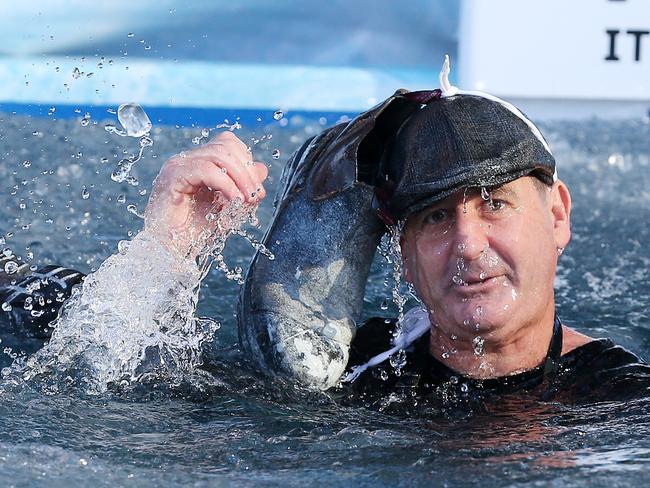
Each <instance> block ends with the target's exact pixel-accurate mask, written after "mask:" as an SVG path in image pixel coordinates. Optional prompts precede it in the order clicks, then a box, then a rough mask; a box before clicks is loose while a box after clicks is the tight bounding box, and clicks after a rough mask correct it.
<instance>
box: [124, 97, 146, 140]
mask: <svg viewBox="0 0 650 488" xmlns="http://www.w3.org/2000/svg"><path fill="white" fill-rule="evenodd" d="M117 118H118V120H119V121H120V124H122V127H123V128H124V130H125V131H126V135H128V136H131V137H142V136H144V135H147V134H148V133H149V131H150V130H151V127H152V124H151V121H150V120H149V117H148V116H147V114H146V113H145V111H144V110H143V109H142V107H141V106H140V105H138V104H136V103H124V104H122V105H120V106H119V107H118V109H117Z"/></svg>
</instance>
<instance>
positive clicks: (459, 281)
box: [451, 275, 465, 286]
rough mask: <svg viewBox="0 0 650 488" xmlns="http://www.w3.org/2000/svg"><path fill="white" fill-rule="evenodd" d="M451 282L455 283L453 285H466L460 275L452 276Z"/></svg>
mask: <svg viewBox="0 0 650 488" xmlns="http://www.w3.org/2000/svg"><path fill="white" fill-rule="evenodd" d="M451 281H453V283H454V284H455V285H458V286H463V285H465V281H464V280H463V279H462V278H461V277H460V276H458V275H454V276H452V278H451Z"/></svg>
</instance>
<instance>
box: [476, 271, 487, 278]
mask: <svg viewBox="0 0 650 488" xmlns="http://www.w3.org/2000/svg"><path fill="white" fill-rule="evenodd" d="M486 277H487V274H486V273H485V271H481V272H480V273H479V275H478V278H479V280H484V279H485V278H486Z"/></svg>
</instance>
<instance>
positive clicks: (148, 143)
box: [140, 137, 153, 147]
mask: <svg viewBox="0 0 650 488" xmlns="http://www.w3.org/2000/svg"><path fill="white" fill-rule="evenodd" d="M149 146H153V140H152V139H151V138H150V137H143V138H141V139H140V147H149Z"/></svg>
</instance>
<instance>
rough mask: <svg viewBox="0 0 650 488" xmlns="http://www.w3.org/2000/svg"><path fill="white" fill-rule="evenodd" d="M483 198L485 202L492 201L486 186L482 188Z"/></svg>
mask: <svg viewBox="0 0 650 488" xmlns="http://www.w3.org/2000/svg"><path fill="white" fill-rule="evenodd" d="M481 198H482V199H483V200H485V201H486V202H487V201H489V200H490V198H491V197H490V192H489V191H488V189H487V188H486V187H484V186H482V187H481Z"/></svg>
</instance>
